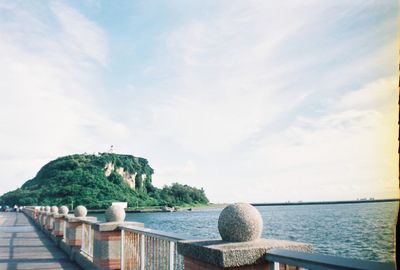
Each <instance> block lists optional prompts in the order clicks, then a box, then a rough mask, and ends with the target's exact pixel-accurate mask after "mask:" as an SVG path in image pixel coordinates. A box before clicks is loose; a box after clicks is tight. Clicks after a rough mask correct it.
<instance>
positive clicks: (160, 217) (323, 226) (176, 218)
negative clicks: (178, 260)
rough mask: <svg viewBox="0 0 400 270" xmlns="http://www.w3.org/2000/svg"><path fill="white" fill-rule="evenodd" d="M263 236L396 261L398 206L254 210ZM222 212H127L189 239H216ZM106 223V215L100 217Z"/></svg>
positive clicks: (327, 251)
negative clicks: (261, 222)
mask: <svg viewBox="0 0 400 270" xmlns="http://www.w3.org/2000/svg"><path fill="white" fill-rule="evenodd" d="M256 208H257V209H258V210H259V211H260V213H261V216H262V218H263V222H264V229H263V233H262V237H263V238H272V239H282V240H291V241H298V242H304V243H309V244H312V245H313V248H314V252H315V253H321V254H327V255H335V256H341V257H348V258H356V259H363V260H373V261H380V262H393V261H394V260H395V258H394V254H395V229H396V221H397V213H398V210H399V203H398V202H376V203H361V204H334V205H290V206H259V207H256ZM221 211H222V208H213V209H201V210H193V211H178V212H157V213H128V214H127V216H126V219H125V220H126V221H138V222H143V223H144V224H145V227H147V228H151V229H156V230H161V231H166V232H173V233H177V234H179V235H181V236H183V237H184V238H186V239H216V238H220V237H219V233H218V217H219V214H220V213H221ZM96 216H97V217H98V220H100V221H103V220H104V215H103V214H96Z"/></svg>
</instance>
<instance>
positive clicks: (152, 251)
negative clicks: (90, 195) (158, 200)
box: [23, 204, 312, 270]
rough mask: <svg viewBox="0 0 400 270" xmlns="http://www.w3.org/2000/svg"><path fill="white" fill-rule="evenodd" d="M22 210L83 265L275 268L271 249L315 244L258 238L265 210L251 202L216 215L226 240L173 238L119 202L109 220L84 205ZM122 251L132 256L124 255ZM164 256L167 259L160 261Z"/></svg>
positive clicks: (306, 248) (200, 269)
mask: <svg viewBox="0 0 400 270" xmlns="http://www.w3.org/2000/svg"><path fill="white" fill-rule="evenodd" d="M23 211H24V213H25V214H26V215H27V216H29V217H31V218H32V220H33V221H35V223H37V224H38V226H40V227H41V228H42V229H43V231H45V232H46V233H47V235H49V237H51V238H52V239H53V241H55V242H56V243H57V244H58V245H59V246H60V247H61V248H62V249H63V250H64V251H65V252H66V253H67V254H68V255H69V257H70V258H71V259H72V260H74V261H76V262H77V263H78V264H79V265H80V266H81V267H82V268H83V269H121V268H122V269H125V268H126V267H127V265H129V268H131V267H133V268H134V269H146V267H147V266H146V265H152V267H153V266H155V267H156V268H155V269H158V268H159V267H161V268H163V269H164V268H165V269H181V268H182V266H184V269H187V270H203V269H204V270H206V269H212V270H217V269H225V268H228V269H241V270H250V269H252V270H261V269H263V270H266V269H272V268H271V263H270V262H268V261H266V260H265V258H264V257H265V255H266V253H267V251H268V250H271V249H273V248H285V249H291V250H299V251H307V252H309V251H311V250H312V247H311V245H308V244H304V243H297V242H291V241H281V240H271V239H262V238H260V236H261V232H262V228H263V224H262V219H261V216H260V214H259V212H258V210H257V209H255V208H254V207H252V206H251V205H248V204H234V205H230V206H228V207H227V208H225V209H224V210H223V211H222V212H221V215H220V218H219V221H218V229H219V232H220V234H221V237H222V240H220V239H211V240H206V241H198V240H197V241H193V240H182V241H179V240H174V239H177V238H174V237H171V235H168V234H163V233H162V232H158V231H154V230H149V229H145V228H144V224H143V223H139V222H126V221H125V210H124V209H123V208H121V207H120V206H111V207H110V208H109V209H107V211H106V213H105V217H106V222H97V221H96V218H95V217H87V216H86V214H87V210H86V208H85V207H84V206H78V207H77V208H75V210H74V215H68V208H66V207H65V206H63V207H60V208H59V209H58V208H57V207H52V208H50V207H40V208H39V207H26V208H25V209H24V210H23ZM130 228H132V229H130ZM121 230H122V231H121ZM125 234H130V235H129V236H128V235H125ZM125 238H126V239H125ZM146 239H147V240H146ZM124 245H125V246H124ZM147 245H149V246H147ZM130 248H131V249H132V248H133V250H130ZM121 250H122V251H123V252H121ZM165 252H167V253H165ZM124 254H125V255H124ZM157 254H158V255H157ZM161 254H163V255H161ZM124 256H130V257H129V258H126V260H124ZM157 258H158V259H157ZM160 258H162V259H160ZM153 260H156V261H153ZM157 260H159V261H157ZM160 261H165V263H166V265H160V263H162V262H160ZM182 261H183V262H182ZM122 262H123V265H122ZM121 266H122V267H121ZM124 266H125V267H124ZM153 268H154V267H153ZM126 269H127V268H126ZM286 269H290V267H289V266H288V267H287V268H286Z"/></svg>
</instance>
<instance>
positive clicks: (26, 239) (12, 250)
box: [0, 212, 80, 270]
mask: <svg viewBox="0 0 400 270" xmlns="http://www.w3.org/2000/svg"><path fill="white" fill-rule="evenodd" d="M3 269H4V270H14V269H24V270H25V269H54V270H57V269H68V270H72V269H80V268H79V267H78V266H77V265H76V264H75V263H73V262H71V261H70V260H69V259H68V257H67V255H66V254H65V253H63V252H62V250H60V249H59V248H58V247H57V246H56V245H55V244H54V243H53V242H52V241H51V240H50V239H48V238H47V237H46V236H45V235H44V234H43V232H41V231H40V230H39V229H37V228H36V227H34V225H33V224H32V223H31V222H30V220H29V219H28V218H27V217H26V216H25V215H24V214H23V213H5V212H0V270H3Z"/></svg>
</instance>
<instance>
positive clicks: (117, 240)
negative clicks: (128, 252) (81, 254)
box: [92, 206, 144, 269]
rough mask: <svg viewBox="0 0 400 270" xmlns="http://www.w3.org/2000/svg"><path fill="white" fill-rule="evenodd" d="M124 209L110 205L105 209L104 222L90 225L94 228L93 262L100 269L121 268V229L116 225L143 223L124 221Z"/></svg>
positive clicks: (139, 224)
mask: <svg viewBox="0 0 400 270" xmlns="http://www.w3.org/2000/svg"><path fill="white" fill-rule="evenodd" d="M124 219H125V210H124V209H123V208H122V207H120V206H112V207H110V208H109V209H107V211H106V221H107V222H105V223H96V224H93V225H92V228H93V229H94V243H93V263H94V264H95V265H96V267H98V268H100V269H120V268H121V241H123V239H121V230H120V229H119V228H118V226H121V225H124V226H126V225H131V226H137V227H143V226H144V225H143V223H139V222H124Z"/></svg>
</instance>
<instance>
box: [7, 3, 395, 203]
mask: <svg viewBox="0 0 400 270" xmlns="http://www.w3.org/2000/svg"><path fill="white" fill-rule="evenodd" d="M399 10H400V9H399V2H398V1H396V0H386V1H381V0H377V1H370V0H353V1H347V0H338V1H330V0H307V1H300V0H280V1H222V0H221V1H215V0H202V1H197V0H194V1H183V0H180V1H175V0H171V1H150V2H149V1H118V2H114V1H93V0H86V1H78V0H76V1H5V0H0V95H1V98H0V171H1V180H0V194H2V193H4V192H7V191H10V190H13V189H16V188H18V187H20V186H21V185H22V184H23V183H24V182H25V181H26V180H29V179H32V178H33V177H34V176H35V175H36V173H37V171H38V170H39V169H40V168H41V167H42V166H43V165H45V164H46V163H47V162H49V161H51V160H53V159H55V158H57V157H60V156H65V155H70V154H75V153H97V152H107V151H109V149H110V146H111V145H113V146H114V152H115V153H123V154H132V155H135V156H141V157H144V158H147V159H148V160H149V163H150V165H151V166H152V167H153V168H154V171H155V173H154V176H153V184H154V185H155V186H158V187H162V186H163V185H166V184H171V183H173V182H179V183H182V184H188V185H192V186H196V187H199V188H200V187H202V188H204V190H205V192H206V195H207V196H208V198H209V199H210V200H211V201H212V202H215V203H221V202H282V201H292V202H293V201H299V200H302V201H315V200H347V199H357V198H370V197H373V198H375V199H378V198H393V197H398V196H399V190H398V186H399V185H398V155H397V148H398V141H397V130H398V126H397V117H398V116H397V112H398V105H397V101H398V78H399V77H398V76H399V74H398V63H399V31H398V27H399Z"/></svg>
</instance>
